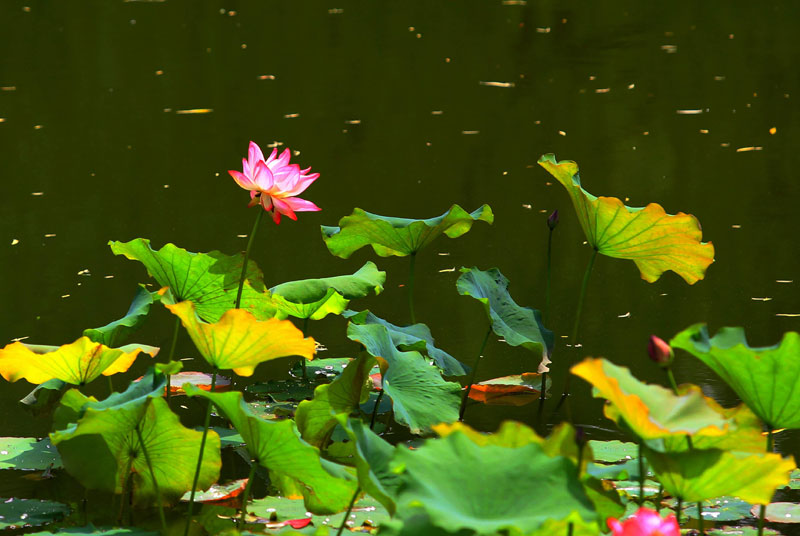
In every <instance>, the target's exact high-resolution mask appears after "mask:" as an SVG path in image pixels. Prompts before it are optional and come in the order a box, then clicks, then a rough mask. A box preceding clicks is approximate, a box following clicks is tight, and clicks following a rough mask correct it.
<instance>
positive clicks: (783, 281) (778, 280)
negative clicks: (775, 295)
mask: <svg viewBox="0 0 800 536" xmlns="http://www.w3.org/2000/svg"><path fill="white" fill-rule="evenodd" d="M775 282H776V283H794V279H776V280H775Z"/></svg>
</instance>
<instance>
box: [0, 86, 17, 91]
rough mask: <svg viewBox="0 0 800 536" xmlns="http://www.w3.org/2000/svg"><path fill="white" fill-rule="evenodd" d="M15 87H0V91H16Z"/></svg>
mask: <svg viewBox="0 0 800 536" xmlns="http://www.w3.org/2000/svg"><path fill="white" fill-rule="evenodd" d="M16 90H17V86H0V91H16Z"/></svg>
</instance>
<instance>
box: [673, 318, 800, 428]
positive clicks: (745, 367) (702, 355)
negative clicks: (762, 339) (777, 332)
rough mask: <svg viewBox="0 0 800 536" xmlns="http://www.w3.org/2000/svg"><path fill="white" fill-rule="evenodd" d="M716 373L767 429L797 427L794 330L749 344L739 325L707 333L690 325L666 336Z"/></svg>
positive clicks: (798, 362)
mask: <svg viewBox="0 0 800 536" xmlns="http://www.w3.org/2000/svg"><path fill="white" fill-rule="evenodd" d="M670 345H672V346H673V347H675V348H681V349H683V350H686V351H687V352H689V353H690V354H692V355H694V356H695V357H697V358H698V359H700V360H701V361H702V362H703V363H705V364H706V365H708V366H709V367H710V368H711V369H712V370H713V371H714V372H716V373H717V374H719V375H720V376H721V377H722V379H723V380H725V382H726V383H727V384H728V385H730V386H731V388H732V389H733V390H734V391H736V394H737V395H739V398H741V399H742V400H743V401H744V402H745V403H746V404H747V405H748V406H749V407H750V409H752V410H753V411H754V412H755V414H756V415H758V416H759V417H760V418H761V419H762V420H763V421H764V422H765V423H767V425H768V426H769V427H770V428H771V429H773V430H774V429H778V428H800V397H798V396H796V392H797V390H798V389H799V388H800V334H798V333H796V332H788V333H785V334H784V336H783V339H782V340H781V342H780V343H779V344H776V345H774V346H767V347H761V348H753V347H751V346H750V345H749V344H748V343H747V338H746V337H745V333H744V329H742V328H722V329H720V330H719V332H717V334H716V335H715V336H714V337H711V338H709V336H708V329H707V328H706V326H705V325H704V324H695V325H694V326H691V327H689V328H687V329H685V330H683V331H682V332H680V333H678V334H677V335H675V337H674V338H673V339H672V340H671V341H670Z"/></svg>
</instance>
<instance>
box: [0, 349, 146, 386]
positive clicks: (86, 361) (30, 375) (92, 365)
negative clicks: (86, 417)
mask: <svg viewBox="0 0 800 536" xmlns="http://www.w3.org/2000/svg"><path fill="white" fill-rule="evenodd" d="M158 350H159V349H158V348H155V347H153V346H147V345H145V344H129V345H127V346H123V347H122V348H108V347H107V346H105V345H103V344H100V343H97V342H92V341H91V340H90V339H89V338H88V337H81V338H80V339H78V340H77V341H75V342H73V343H70V344H65V345H63V346H60V347H57V346H28V345H25V344H23V343H21V342H14V343H11V344H9V345H7V346H6V347H5V348H3V349H0V375H2V376H3V378H5V379H6V380H8V381H10V382H15V381H17V380H19V379H21V378H25V379H26V380H28V381H29V382H31V383H36V384H39V383H44V382H46V381H48V380H52V379H58V380H61V381H63V382H66V383H69V384H72V385H84V384H86V383H89V382H90V381H92V380H94V379H95V378H97V377H98V376H100V375H101V374H102V375H104V376H111V375H112V374H117V373H119V372H125V371H126V370H128V368H129V367H130V366H131V365H132V364H133V362H134V361H135V360H136V357H137V356H138V355H139V353H140V352H145V353H147V354H149V355H150V356H151V357H154V356H155V355H156V354H157V353H158Z"/></svg>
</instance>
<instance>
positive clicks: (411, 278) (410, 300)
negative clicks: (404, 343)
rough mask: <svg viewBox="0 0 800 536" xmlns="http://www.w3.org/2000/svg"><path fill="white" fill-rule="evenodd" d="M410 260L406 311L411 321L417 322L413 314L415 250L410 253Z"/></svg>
mask: <svg viewBox="0 0 800 536" xmlns="http://www.w3.org/2000/svg"><path fill="white" fill-rule="evenodd" d="M410 257H411V260H410V264H409V267H408V311H409V313H410V314H411V323H412V324H416V323H417V317H416V315H414V266H415V265H416V263H417V252H416V251H415V252H414V253H412V254H411V255H410Z"/></svg>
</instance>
